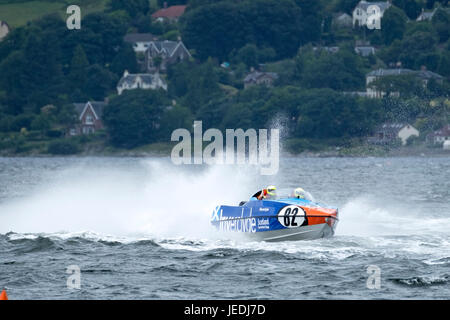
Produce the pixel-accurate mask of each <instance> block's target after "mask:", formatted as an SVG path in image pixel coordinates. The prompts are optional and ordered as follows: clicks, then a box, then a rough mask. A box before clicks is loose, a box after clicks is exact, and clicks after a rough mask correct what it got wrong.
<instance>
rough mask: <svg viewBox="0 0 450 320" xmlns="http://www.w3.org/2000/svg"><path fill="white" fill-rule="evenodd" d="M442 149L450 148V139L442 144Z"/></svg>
mask: <svg viewBox="0 0 450 320" xmlns="http://www.w3.org/2000/svg"><path fill="white" fill-rule="evenodd" d="M442 149H444V150H450V140H446V141H445V142H444V144H443V145H442Z"/></svg>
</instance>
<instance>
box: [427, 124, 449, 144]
mask: <svg viewBox="0 0 450 320" xmlns="http://www.w3.org/2000/svg"><path fill="white" fill-rule="evenodd" d="M445 141H450V124H447V125H445V126H443V127H442V128H441V129H439V130H436V131H433V132H432V133H430V134H428V135H427V142H428V143H432V144H435V145H436V144H444V142H445Z"/></svg>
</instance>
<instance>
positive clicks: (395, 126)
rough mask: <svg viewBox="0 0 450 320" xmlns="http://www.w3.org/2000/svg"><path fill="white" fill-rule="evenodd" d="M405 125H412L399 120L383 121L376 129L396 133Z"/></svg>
mask: <svg viewBox="0 0 450 320" xmlns="http://www.w3.org/2000/svg"><path fill="white" fill-rule="evenodd" d="M406 126H410V127H412V126H411V125H410V124H407V123H401V122H394V123H383V124H382V125H381V126H379V127H378V128H377V131H383V132H392V133H395V134H397V133H398V132H399V131H400V130H402V129H403V128H404V127H406Z"/></svg>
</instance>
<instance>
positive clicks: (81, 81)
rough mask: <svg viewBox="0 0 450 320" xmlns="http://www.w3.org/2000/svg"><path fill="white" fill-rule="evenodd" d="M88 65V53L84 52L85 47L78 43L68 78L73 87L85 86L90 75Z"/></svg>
mask: <svg viewBox="0 0 450 320" xmlns="http://www.w3.org/2000/svg"><path fill="white" fill-rule="evenodd" d="M88 67H89V61H88V59H87V57H86V53H85V52H84V50H83V47H82V46H81V45H78V46H77V47H76V48H75V51H74V53H73V57H72V61H71V63H70V71H69V76H68V80H69V81H70V85H71V87H72V88H73V89H81V88H84V86H85V83H86V78H87V76H88Z"/></svg>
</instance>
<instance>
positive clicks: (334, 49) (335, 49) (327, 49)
mask: <svg viewBox="0 0 450 320" xmlns="http://www.w3.org/2000/svg"><path fill="white" fill-rule="evenodd" d="M312 49H313V51H314V52H319V51H325V52H328V53H337V52H339V47H326V46H324V47H313V48H312Z"/></svg>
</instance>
